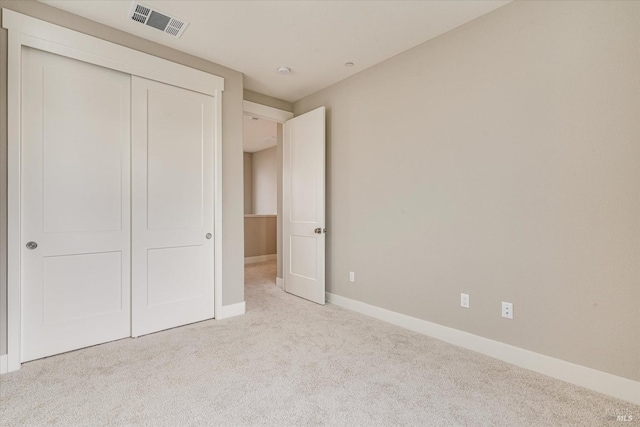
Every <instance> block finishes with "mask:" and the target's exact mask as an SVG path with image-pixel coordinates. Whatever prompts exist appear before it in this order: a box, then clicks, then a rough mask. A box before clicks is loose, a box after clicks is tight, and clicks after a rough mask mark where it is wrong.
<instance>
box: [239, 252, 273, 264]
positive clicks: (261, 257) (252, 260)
mask: <svg viewBox="0 0 640 427" xmlns="http://www.w3.org/2000/svg"><path fill="white" fill-rule="evenodd" d="M277 259H278V254H269V255H258V256H250V257H246V258H245V259H244V263H245V265H246V264H255V263H257V262H265V261H275V260H277Z"/></svg>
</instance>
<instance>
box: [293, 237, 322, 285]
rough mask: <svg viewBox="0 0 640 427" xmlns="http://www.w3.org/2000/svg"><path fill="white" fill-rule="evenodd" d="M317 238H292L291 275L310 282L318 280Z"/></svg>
mask: <svg viewBox="0 0 640 427" xmlns="http://www.w3.org/2000/svg"><path fill="white" fill-rule="evenodd" d="M317 251H318V249H317V245H316V238H315V237H306V236H291V264H290V265H291V270H290V271H291V274H294V275H296V276H299V277H304V278H306V279H310V280H316V279H317V278H318V266H317V263H316V259H317Z"/></svg>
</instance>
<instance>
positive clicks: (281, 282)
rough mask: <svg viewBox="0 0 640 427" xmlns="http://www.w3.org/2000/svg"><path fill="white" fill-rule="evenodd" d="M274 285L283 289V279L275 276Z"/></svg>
mask: <svg viewBox="0 0 640 427" xmlns="http://www.w3.org/2000/svg"><path fill="white" fill-rule="evenodd" d="M276 286H277V287H279V288H280V289H284V279H282V278H280V277H276Z"/></svg>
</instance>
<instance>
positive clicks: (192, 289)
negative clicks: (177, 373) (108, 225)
mask: <svg viewBox="0 0 640 427" xmlns="http://www.w3.org/2000/svg"><path fill="white" fill-rule="evenodd" d="M132 85H133V86H132V108H133V110H132V135H133V142H132V143H133V153H132V155H133V157H132V168H133V175H132V176H133V182H132V189H133V211H132V219H133V240H132V250H133V253H132V256H133V258H132V261H133V264H132V265H133V275H132V277H133V300H132V304H133V313H132V320H133V323H132V331H133V335H134V336H138V335H143V334H147V333H151V332H155V331H159V330H163V329H167V328H172V327H176V326H180V325H184V324H188V323H193V322H197V321H201V320H205V319H210V318H213V316H214V312H213V308H214V304H213V289H214V288H213V238H212V234H213V192H214V189H213V142H214V135H215V133H214V131H215V129H214V117H215V115H214V108H215V103H214V99H213V98H212V97H210V96H206V95H203V94H199V93H195V92H192V91H189V90H186V89H181V88H177V87H174V86H169V85H166V84H162V83H158V82H155V81H150V80H146V79H142V78H138V77H134V78H133V81H132Z"/></svg>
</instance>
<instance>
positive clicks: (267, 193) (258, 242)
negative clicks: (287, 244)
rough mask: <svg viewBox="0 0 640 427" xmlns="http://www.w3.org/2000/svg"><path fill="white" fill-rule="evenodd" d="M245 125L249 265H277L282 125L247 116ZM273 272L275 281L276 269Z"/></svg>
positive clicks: (246, 226)
mask: <svg viewBox="0 0 640 427" xmlns="http://www.w3.org/2000/svg"><path fill="white" fill-rule="evenodd" d="M242 126H243V143H242V148H243V175H244V257H245V265H249V264H256V263H272V264H274V265H275V264H276V263H277V257H278V255H277V254H278V248H277V241H278V238H277V234H278V226H277V218H278V167H279V162H278V127H279V126H280V127H281V126H282V125H281V124H279V123H277V122H275V121H272V120H268V119H263V118H260V117H256V116H254V115H251V114H249V113H245V114H244V117H243V125H242ZM280 135H282V132H280ZM270 271H271V270H270ZM272 271H273V276H274V277H272V280H273V281H274V282H275V275H276V270H275V269H272Z"/></svg>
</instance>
